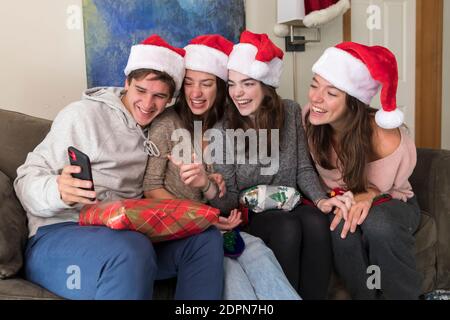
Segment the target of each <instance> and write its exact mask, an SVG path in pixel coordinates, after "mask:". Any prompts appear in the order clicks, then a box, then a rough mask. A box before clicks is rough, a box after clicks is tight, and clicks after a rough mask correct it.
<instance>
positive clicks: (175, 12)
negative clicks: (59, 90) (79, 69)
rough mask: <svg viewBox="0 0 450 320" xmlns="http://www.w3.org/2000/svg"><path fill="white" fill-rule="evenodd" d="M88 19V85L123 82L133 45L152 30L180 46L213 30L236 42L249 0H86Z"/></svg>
mask: <svg viewBox="0 0 450 320" xmlns="http://www.w3.org/2000/svg"><path fill="white" fill-rule="evenodd" d="M83 21H84V39H85V47H86V72H87V84H88V87H89V88H91V87H97V86H123V84H124V79H125V75H124V73H123V69H124V68H125V66H126V63H127V60H128V54H129V51H130V47H131V46H132V45H135V44H138V43H140V42H141V41H142V40H144V39H146V38H147V37H148V36H150V35H151V34H154V33H156V34H159V35H160V36H161V37H162V38H164V39H165V40H167V41H168V42H169V43H170V44H172V45H174V46H177V47H184V46H185V45H187V43H188V42H189V40H190V39H192V38H194V37H195V36H197V35H200V34H211V33H218V34H221V35H223V36H224V37H226V38H228V39H230V40H231V41H233V42H237V41H238V40H239V35H240V33H241V32H242V30H244V27H245V11H244V0H121V1H117V0H83Z"/></svg>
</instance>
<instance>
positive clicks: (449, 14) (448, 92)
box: [442, 0, 450, 150]
mask: <svg viewBox="0 0 450 320" xmlns="http://www.w3.org/2000/svg"><path fill="white" fill-rule="evenodd" d="M442 57H443V65H442V77H443V79H442V148H443V149H448V150H450V61H449V58H450V0H445V1H444V52H443V55H442Z"/></svg>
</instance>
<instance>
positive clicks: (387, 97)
mask: <svg viewBox="0 0 450 320" xmlns="http://www.w3.org/2000/svg"><path fill="white" fill-rule="evenodd" d="M312 70H313V73H314V77H313V79H312V83H311V86H310V90H309V104H308V105H307V106H305V107H304V108H303V110H302V112H303V116H304V118H305V129H306V134H307V138H308V143H309V146H310V151H311V155H312V157H313V159H314V162H315V165H316V168H317V170H318V172H319V174H320V176H321V178H322V181H323V183H324V184H325V185H326V187H327V189H328V191H330V192H331V193H333V192H334V193H340V192H346V191H350V192H351V193H350V198H352V197H353V199H351V201H352V202H353V204H352V207H351V209H350V211H349V212H348V214H347V215H345V216H344V215H343V214H342V213H341V212H340V211H339V209H337V210H335V212H334V215H331V216H330V221H331V226H330V229H331V231H332V243H333V251H334V262H335V268H336V271H337V273H338V275H339V276H340V277H341V278H342V279H343V281H344V283H345V286H346V287H347V289H348V290H349V291H350V294H351V296H352V298H354V299H377V298H385V299H417V298H418V297H419V295H420V293H421V275H420V274H419V273H418V272H417V270H416V264H415V255H414V236H413V234H414V232H415V230H416V229H417V226H418V224H419V219H420V209H419V206H418V204H417V200H416V198H415V196H414V192H413V190H412V188H411V185H410V183H409V181H408V178H409V177H410V175H411V174H412V172H413V169H414V167H415V165H416V147H415V144H414V141H413V140H412V139H411V137H409V135H408V131H407V129H406V127H405V126H404V125H403V113H402V112H401V111H400V110H398V109H397V108H396V101H395V95H396V91H397V81H398V74H397V62H396V59H395V56H394V55H393V54H392V53H391V52H390V51H389V50H387V49H386V48H384V47H380V46H373V47H368V46H364V45H361V44H357V43H354V42H344V43H341V44H339V45H337V46H335V47H332V48H328V49H327V50H326V51H325V52H324V54H323V55H322V56H321V57H320V58H319V60H318V61H317V62H316V63H315V64H314V66H313V68H312ZM380 87H382V89H381V105H382V109H380V110H378V111H377V110H376V109H372V108H370V107H369V104H370V101H371V99H372V98H373V96H375V95H376V94H377V92H378V89H379V88H380ZM347 194H349V193H347ZM353 195H354V196H353Z"/></svg>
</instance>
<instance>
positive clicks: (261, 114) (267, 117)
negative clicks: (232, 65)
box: [225, 82, 285, 151]
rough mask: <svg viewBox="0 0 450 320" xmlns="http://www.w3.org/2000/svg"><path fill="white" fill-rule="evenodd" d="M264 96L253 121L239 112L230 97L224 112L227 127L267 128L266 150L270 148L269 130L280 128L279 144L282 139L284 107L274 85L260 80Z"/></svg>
mask: <svg viewBox="0 0 450 320" xmlns="http://www.w3.org/2000/svg"><path fill="white" fill-rule="evenodd" d="M260 84H261V87H262V90H263V94H264V98H263V100H262V102H261V105H260V106H259V108H258V109H257V110H256V112H255V121H254V123H253V122H252V121H251V120H250V118H249V117H243V116H241V114H240V113H239V110H238V109H237V108H236V106H235V105H234V103H233V100H232V99H231V98H229V99H228V101H229V103H228V105H227V108H226V112H225V119H226V124H227V128H228V129H235V130H236V129H243V130H244V131H246V130H247V129H255V130H259V129H267V133H268V136H267V143H268V148H267V150H268V151H270V150H272V149H271V130H272V129H278V130H280V136H279V137H280V144H279V145H280V146H281V140H282V139H283V137H282V135H281V133H282V130H281V129H282V128H283V125H284V117H285V113H284V107H283V101H282V100H281V97H280V96H279V95H278V94H277V92H276V90H275V88H274V87H271V86H268V85H266V84H264V83H262V82H260ZM246 150H248V146H247V145H246Z"/></svg>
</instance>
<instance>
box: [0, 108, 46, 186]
mask: <svg viewBox="0 0 450 320" xmlns="http://www.w3.org/2000/svg"><path fill="white" fill-rule="evenodd" d="M51 123H52V122H51V121H50V120H46V119H40V118H36V117H32V116H29V115H26V114H22V113H19V112H14V111H7V110H2V109H0V146H1V151H0V171H3V172H4V173H5V174H6V175H7V176H8V177H10V178H11V180H14V179H15V178H16V175H17V173H16V170H17V168H18V167H19V166H20V165H22V164H23V163H24V162H25V159H26V157H27V154H28V152H31V151H33V149H34V148H35V147H36V146H37V145H38V144H39V143H40V142H41V141H42V140H43V139H44V137H45V135H46V134H47V133H48V131H49V130H50V125H51Z"/></svg>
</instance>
